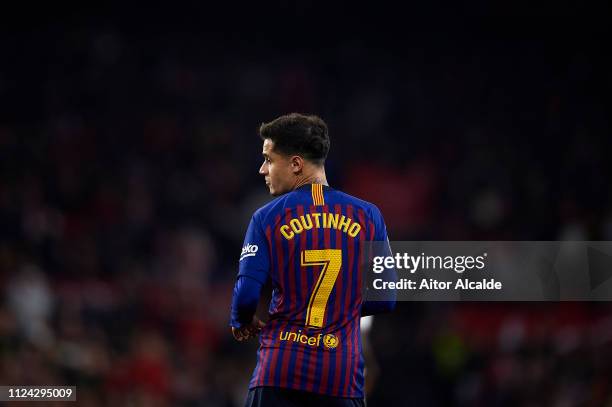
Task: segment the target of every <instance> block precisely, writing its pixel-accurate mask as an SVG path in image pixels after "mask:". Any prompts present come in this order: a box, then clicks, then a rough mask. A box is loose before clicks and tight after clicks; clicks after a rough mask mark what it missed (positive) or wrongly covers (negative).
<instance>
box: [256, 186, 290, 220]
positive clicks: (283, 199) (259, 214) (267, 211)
mask: <svg viewBox="0 0 612 407" xmlns="http://www.w3.org/2000/svg"><path fill="white" fill-rule="evenodd" d="M290 194H291V193H287V194H284V195H281V196H278V197H276V198H274V199H273V200H271V201H270V202H268V203H266V204H265V205H263V206H261V207H260V208H259V209H257V210H256V211H255V212H254V213H253V219H256V220H258V221H259V222H262V223H265V222H266V221H267V220H268V219H269V218H270V217H271V216H274V215H276V214H279V213H281V212H282V211H283V210H284V208H286V207H287V199H288V198H289V195H290Z"/></svg>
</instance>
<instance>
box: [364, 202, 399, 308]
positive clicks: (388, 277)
mask: <svg viewBox="0 0 612 407" xmlns="http://www.w3.org/2000/svg"><path fill="white" fill-rule="evenodd" d="M372 220H373V224H374V241H376V242H384V243H383V244H382V246H378V245H377V247H376V250H377V251H382V253H376V255H379V254H380V255H382V256H384V257H388V256H392V252H391V246H390V245H389V237H388V236H387V226H386V225H385V221H384V220H383V217H382V214H381V213H380V211H379V210H378V208H376V207H374V208H373V210H372ZM380 244H381V243H379V245H380ZM380 277H381V278H382V279H383V280H384V281H397V273H396V271H395V268H391V269H389V268H385V270H384V271H383V273H382V274H381V276H380ZM396 298H397V293H396V292H395V290H386V291H385V292H384V293H383V298H380V293H379V295H378V296H377V299H376V300H368V298H367V297H366V298H364V302H363V304H362V305H361V316H362V317H365V316H368V315H376V314H382V313H386V312H391V311H393V310H394V309H395V302H396Z"/></svg>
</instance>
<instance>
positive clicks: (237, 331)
mask: <svg viewBox="0 0 612 407" xmlns="http://www.w3.org/2000/svg"><path fill="white" fill-rule="evenodd" d="M256 215H257V214H256ZM256 215H254V216H253V218H252V219H251V222H250V224H249V228H248V229H247V233H246V236H245V239H244V246H243V248H242V253H241V255H240V261H239V272H238V278H237V279H236V284H235V285H234V293H233V297H232V309H231V319H230V326H231V328H232V334H233V336H234V338H235V339H236V340H238V341H243V340H245V339H249V338H251V337H254V336H256V335H257V334H258V333H259V331H260V330H261V328H262V327H263V326H264V323H263V322H261V321H260V320H259V319H258V318H257V317H256V316H255V311H256V309H257V304H258V302H259V297H260V295H261V288H262V287H263V285H264V283H265V282H266V280H267V278H268V270H269V265H270V259H269V252H268V241H267V240H266V238H265V235H264V233H263V230H262V228H261V224H260V222H259V220H258V218H257V216H256Z"/></svg>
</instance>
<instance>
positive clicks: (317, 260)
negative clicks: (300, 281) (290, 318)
mask: <svg viewBox="0 0 612 407" xmlns="http://www.w3.org/2000/svg"><path fill="white" fill-rule="evenodd" d="M301 264H302V266H323V269H322V270H321V274H319V279H318V280H317V283H316V284H315V287H314V291H313V292H312V294H311V295H310V299H309V300H308V308H307V311H306V326H311V327H315V328H322V327H323V320H324V319H325V309H326V307H327V302H328V300H329V296H330V295H331V292H332V289H333V288H334V284H335V283H336V279H337V278H338V274H339V273H340V268H341V267H342V250H340V249H317V250H304V251H302V253H301Z"/></svg>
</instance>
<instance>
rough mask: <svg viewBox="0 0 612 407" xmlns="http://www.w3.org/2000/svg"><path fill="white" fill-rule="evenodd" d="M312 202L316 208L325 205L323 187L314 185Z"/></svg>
mask: <svg viewBox="0 0 612 407" xmlns="http://www.w3.org/2000/svg"><path fill="white" fill-rule="evenodd" d="M312 202H313V204H314V205H315V206H323V205H325V197H324V196H323V185H321V184H312Z"/></svg>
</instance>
